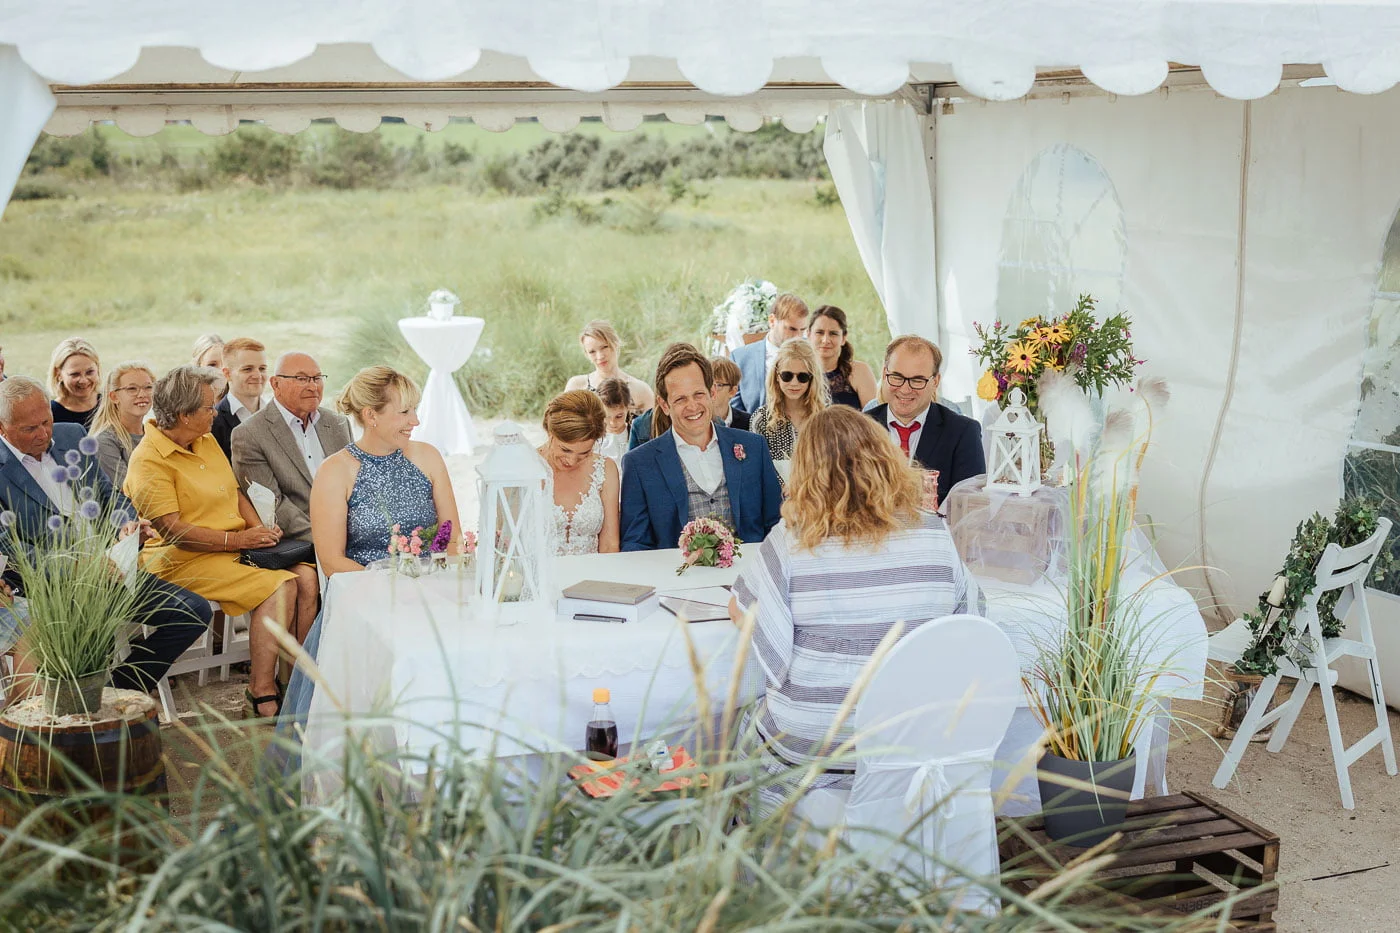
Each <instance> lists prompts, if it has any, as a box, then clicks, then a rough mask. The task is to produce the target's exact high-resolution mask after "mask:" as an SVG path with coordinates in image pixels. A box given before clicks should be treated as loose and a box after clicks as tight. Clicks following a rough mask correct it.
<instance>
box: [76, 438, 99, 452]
mask: <svg viewBox="0 0 1400 933" xmlns="http://www.w3.org/2000/svg"><path fill="white" fill-rule="evenodd" d="M78 449H79V450H80V451H82V452H83V453H85V454H87V455H88V456H89V457H93V456H96V455H97V439H96V438H94V437H93V436H92V435H91V434H85V435H83V439H82V440H80V441H78Z"/></svg>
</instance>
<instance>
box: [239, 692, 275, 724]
mask: <svg viewBox="0 0 1400 933" xmlns="http://www.w3.org/2000/svg"><path fill="white" fill-rule="evenodd" d="M278 687H279V689H278V691H277V692H276V693H275V694H272V695H270V696H265V697H255V696H253V691H252V690H244V691H243V697H244V699H246V700H247V701H248V715H247V717H246V718H247V719H276V718H277V717H278V716H280V715H281V714H282V691H281V689H280V687H281V685H280V684H279V685H278ZM264 703H276V704H277V709H276V710H275V711H274V712H273V713H272V715H271V716H262V715H259V713H258V707H259V706H262V705H263V704H264Z"/></svg>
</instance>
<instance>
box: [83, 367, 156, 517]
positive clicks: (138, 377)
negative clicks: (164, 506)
mask: <svg viewBox="0 0 1400 933" xmlns="http://www.w3.org/2000/svg"><path fill="white" fill-rule="evenodd" d="M155 388H156V377H155V373H153V372H151V367H150V366H147V365H146V364H145V363H141V362H130V363H122V364H120V365H118V366H117V368H116V369H114V370H112V371H111V372H110V373H108V374H107V392H106V393H105V394H104V395H103V396H102V404H100V405H98V406H97V416H96V417H95V418H93V419H92V436H93V438H94V439H95V440H96V441H97V462H98V463H99V464H101V465H102V472H103V473H106V474H107V478H108V479H109V480H111V481H112V485H113V486H114V487H115V488H117V489H121V488H122V483H124V482H126V465H127V464H128V463H129V462H130V461H131V452H132V451H133V450H135V449H136V445H137V444H139V443H141V438H142V437H143V436H145V433H146V413H147V412H149V411H150V410H151V394H152V393H153V392H154V391H155Z"/></svg>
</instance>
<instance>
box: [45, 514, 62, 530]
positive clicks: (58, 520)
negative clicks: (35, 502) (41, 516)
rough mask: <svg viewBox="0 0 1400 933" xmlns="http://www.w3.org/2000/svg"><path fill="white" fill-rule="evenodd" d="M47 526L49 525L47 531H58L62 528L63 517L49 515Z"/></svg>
mask: <svg viewBox="0 0 1400 933" xmlns="http://www.w3.org/2000/svg"><path fill="white" fill-rule="evenodd" d="M48 524H49V531H58V529H60V528H62V527H63V516H62V515H50V516H49V522H48Z"/></svg>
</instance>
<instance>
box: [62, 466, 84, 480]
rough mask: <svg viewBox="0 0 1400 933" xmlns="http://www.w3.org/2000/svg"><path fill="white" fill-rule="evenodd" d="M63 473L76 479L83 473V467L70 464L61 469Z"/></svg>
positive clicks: (69, 477)
mask: <svg viewBox="0 0 1400 933" xmlns="http://www.w3.org/2000/svg"><path fill="white" fill-rule="evenodd" d="M63 475H64V476H65V477H66V478H68V479H78V478H79V477H81V476H82V475H83V468H82V467H80V466H70V467H68V468H67V469H65V470H64V471H63Z"/></svg>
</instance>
